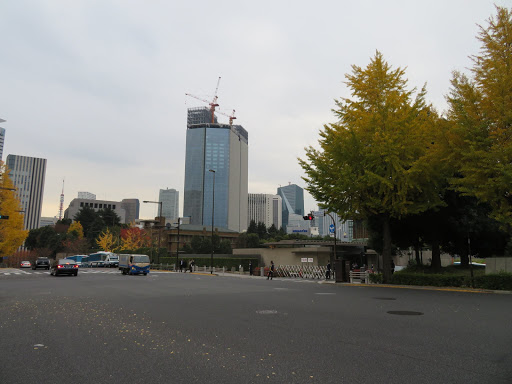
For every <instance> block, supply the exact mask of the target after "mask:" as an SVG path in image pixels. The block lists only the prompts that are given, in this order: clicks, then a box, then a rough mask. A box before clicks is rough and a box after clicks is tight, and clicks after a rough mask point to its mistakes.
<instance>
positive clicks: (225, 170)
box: [183, 108, 249, 232]
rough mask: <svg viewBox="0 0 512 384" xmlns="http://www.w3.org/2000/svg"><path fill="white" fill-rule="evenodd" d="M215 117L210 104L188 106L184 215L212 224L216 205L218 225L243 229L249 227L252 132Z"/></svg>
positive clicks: (234, 229) (215, 218) (238, 230)
mask: <svg viewBox="0 0 512 384" xmlns="http://www.w3.org/2000/svg"><path fill="white" fill-rule="evenodd" d="M211 117H212V116H211V113H210V112H209V110H208V108H193V109H189V110H188V119H187V122H188V124H187V149H186V157H185V194H184V204H183V215H184V216H190V223H191V224H196V225H205V226H206V225H211V224H212V208H213V210H214V226H215V227H221V228H227V229H230V230H233V231H237V232H241V231H244V230H246V229H247V213H248V212H247V203H248V141H249V139H248V133H247V131H246V130H245V129H244V128H243V127H242V126H240V125H227V124H218V123H216V122H215V123H211ZM214 121H216V120H215V118H214ZM212 171H214V172H212ZM214 180H215V188H213V182H214ZM214 194H215V204H213V205H212V201H213V198H214V197H213V195H214Z"/></svg>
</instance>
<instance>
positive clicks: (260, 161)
mask: <svg viewBox="0 0 512 384" xmlns="http://www.w3.org/2000/svg"><path fill="white" fill-rule="evenodd" d="M494 4H497V5H503V6H507V7H512V0H496V1H487V0H442V1H438V0H430V1H413V0H408V1H406V0H404V1H397V0H395V1H393V0H387V1H377V0H376V1H355V0H353V1H346V0H330V1H322V0H317V1H302V0H295V1H279V0H272V1H267V0H260V1H253V2H245V1H240V0H238V1H234V0H233V1H222V0H220V1H193V0H189V1H176V0H175V1H164V0H162V1H157V0H146V1H142V0H140V1H130V0H118V1H113V0H97V1H94V0H73V1H69V0H46V1H45V0H33V1H30V0H0V47H1V53H0V118H3V119H5V120H7V122H5V123H2V125H1V126H2V127H3V128H5V129H6V130H7V132H6V141H5V147H4V158H3V160H5V159H6V157H7V155H8V154H16V155H24V156H34V157H43V158H46V159H48V163H47V169H46V183H45V190H44V204H43V212H42V215H43V216H57V215H58V209H59V198H60V193H61V188H62V179H63V178H65V180H66V183H65V203H64V208H67V206H68V204H69V202H70V201H71V200H72V199H73V198H75V197H77V192H78V191H88V192H92V193H94V194H96V196H97V198H98V199H108V200H118V201H119V200H121V199H123V198H138V199H140V201H141V218H150V217H153V216H155V215H156V213H157V212H156V211H157V205H156V204H154V205H153V204H142V200H157V199H158V191H159V189H160V188H166V187H168V188H175V189H177V190H179V191H180V212H181V213H182V207H183V185H184V169H185V139H186V117H187V108H188V107H197V106H202V105H203V104H202V103H201V102H200V101H197V100H195V99H193V98H190V97H187V96H185V93H186V92H187V93H192V94H195V95H198V96H200V97H204V98H209V97H210V96H211V95H213V93H214V91H215V86H216V84H217V79H218V77H219V76H221V77H222V79H221V82H220V87H219V91H218V96H219V99H218V102H219V104H220V108H221V110H222V111H224V112H225V113H228V114H229V113H230V111H231V110H232V109H236V115H237V118H238V119H237V120H236V123H237V124H241V125H243V126H244V128H245V129H246V130H247V131H248V132H249V192H250V193H276V189H277V187H279V186H280V185H287V184H288V183H295V184H298V185H300V186H301V187H305V184H304V182H303V181H302V179H301V176H303V172H302V169H301V168H300V166H299V165H298V163H297V157H304V153H305V151H304V147H306V146H309V145H315V144H316V143H317V141H318V132H319V130H320V129H321V128H322V126H323V124H326V123H330V122H334V121H335V119H334V116H333V114H332V112H331V109H332V108H333V107H334V99H337V98H339V97H347V96H349V93H348V91H347V89H346V87H345V84H344V75H345V74H346V73H348V72H350V71H351V65H352V64H356V65H358V66H363V67H364V66H366V65H367V64H368V62H369V60H370V58H371V57H372V56H373V55H374V54H375V51H376V50H379V51H381V52H382V53H383V55H384V57H385V59H386V60H387V61H388V62H389V63H390V64H391V65H392V66H393V67H407V71H406V74H407V77H408V79H409V83H410V86H411V87H421V86H422V85H423V84H424V83H427V90H428V94H427V98H428V100H429V101H430V102H432V103H433V104H434V106H436V108H437V109H438V110H439V111H443V110H445V109H446V102H445V99H444V96H445V95H446V94H447V92H448V90H449V81H450V78H451V73H452V71H453V70H463V71H464V70H465V69H466V68H468V67H469V66H470V65H471V62H470V60H469V58H468V56H469V55H472V54H476V53H477V52H478V50H479V46H480V45H479V43H478V42H477V40H476V38H475V36H476V35H477V33H478V26H477V24H480V25H486V20H487V19H488V18H489V17H490V16H491V15H494V14H495V8H494ZM218 117H219V121H220V122H226V123H227V118H225V117H223V116H218ZM305 200H306V201H305V209H306V211H309V210H310V209H314V208H315V202H314V201H313V199H312V198H311V197H310V196H309V195H307V194H306V199H305Z"/></svg>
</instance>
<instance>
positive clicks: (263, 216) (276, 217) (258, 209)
mask: <svg viewBox="0 0 512 384" xmlns="http://www.w3.org/2000/svg"><path fill="white" fill-rule="evenodd" d="M251 220H254V222H255V223H256V224H258V223H264V224H265V226H266V227H267V228H269V227H271V226H272V224H273V225H274V226H275V227H276V229H280V228H281V226H282V225H283V224H282V199H281V196H279V195H266V194H263V193H249V213H248V218H247V221H248V224H250V223H251Z"/></svg>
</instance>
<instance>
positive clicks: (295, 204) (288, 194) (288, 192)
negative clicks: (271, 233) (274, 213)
mask: <svg viewBox="0 0 512 384" xmlns="http://www.w3.org/2000/svg"><path fill="white" fill-rule="evenodd" d="M277 194H278V195H279V196H281V198H282V199H283V227H284V228H286V226H287V225H288V224H289V221H290V215H292V214H294V215H298V216H304V190H303V189H302V188H301V187H299V186H298V185H296V184H290V185H286V186H284V187H279V188H277ZM294 220H295V219H294ZM297 220H298V219H297Z"/></svg>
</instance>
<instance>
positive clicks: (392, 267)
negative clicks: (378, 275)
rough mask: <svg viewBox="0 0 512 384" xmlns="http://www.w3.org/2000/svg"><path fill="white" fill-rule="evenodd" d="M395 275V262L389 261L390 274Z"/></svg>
mask: <svg viewBox="0 0 512 384" xmlns="http://www.w3.org/2000/svg"><path fill="white" fill-rule="evenodd" d="M393 273H395V262H394V261H393V259H391V274H393Z"/></svg>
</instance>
